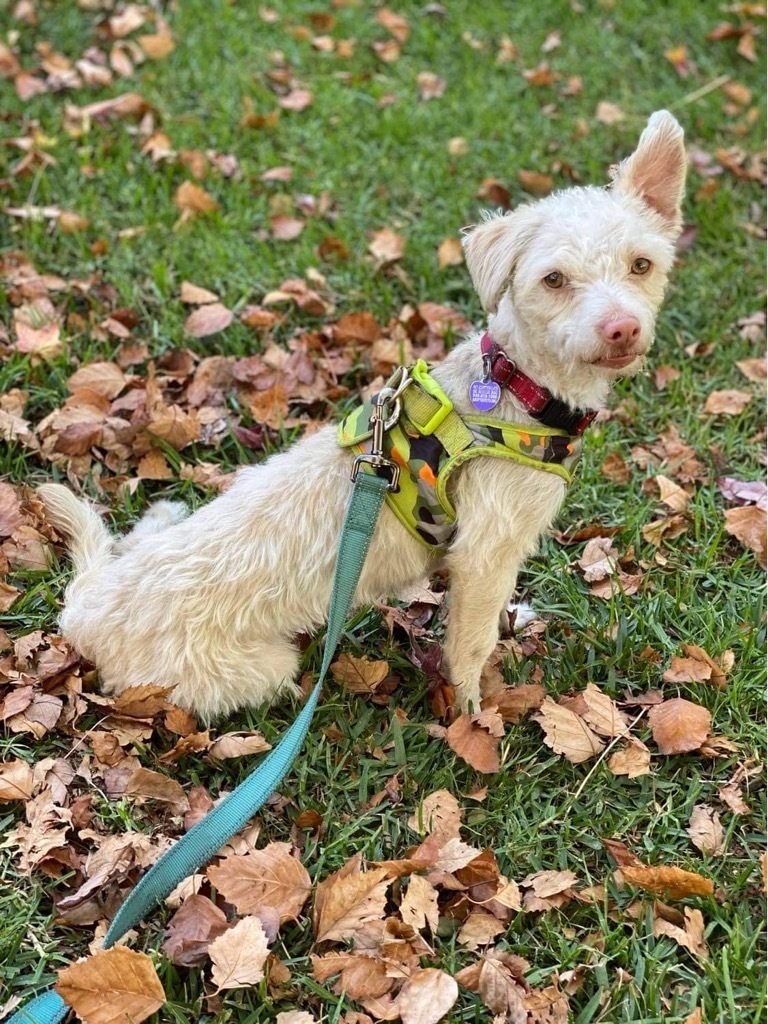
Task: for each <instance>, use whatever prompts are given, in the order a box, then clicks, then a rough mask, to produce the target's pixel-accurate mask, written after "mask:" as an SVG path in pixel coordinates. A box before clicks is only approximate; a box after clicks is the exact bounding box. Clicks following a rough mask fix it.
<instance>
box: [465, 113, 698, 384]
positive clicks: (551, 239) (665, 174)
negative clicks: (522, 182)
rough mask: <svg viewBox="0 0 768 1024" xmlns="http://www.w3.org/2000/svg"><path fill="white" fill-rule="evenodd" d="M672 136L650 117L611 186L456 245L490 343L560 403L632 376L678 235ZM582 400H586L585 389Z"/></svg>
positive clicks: (678, 142)
mask: <svg viewBox="0 0 768 1024" xmlns="http://www.w3.org/2000/svg"><path fill="white" fill-rule="evenodd" d="M685 169H686V157H685V149H684V147H683V131H682V128H681V127H680V125H679V124H678V123H677V121H676V120H675V119H674V117H672V115H671V114H669V113H667V111H663V110H662V111H658V112H657V113H655V114H653V115H652V117H651V118H650V120H649V121H648V124H647V126H646V128H645V130H644V131H643V133H642V135H641V136H640V141H639V143H638V147H637V149H636V151H635V152H634V153H633V154H632V155H631V156H630V157H628V158H627V159H626V160H625V161H624V162H623V163H622V164H620V165H619V167H618V168H617V169H616V171H615V173H614V176H613V183H612V185H611V186H610V187H609V188H607V189H605V188H597V187H588V188H572V189H568V190H566V191H564V192H558V193H555V194H553V195H551V196H548V197H547V198H546V199H542V200H541V201H539V202H537V203H532V204H530V205H525V206H521V207H518V208H517V209H516V210H514V211H513V212H512V213H508V214H506V215H503V216H495V217H491V218H490V219H488V220H486V221H484V222H483V223H481V224H480V225H478V226H477V227H475V228H474V229H472V230H470V231H469V232H468V233H467V234H466V236H465V239H464V248H465V252H466V259H467V266H468V267H469V272H470V274H471V275H472V280H473V283H474V285H475V288H476V290H477V293H478V296H479V297H480V301H481V302H482V304H483V306H484V307H485V309H486V310H487V311H488V312H489V313H490V314H492V316H491V333H492V334H493V336H494V338H495V339H496V340H497V341H498V342H499V344H501V345H502V346H504V347H506V348H511V349H512V350H513V351H514V358H516V359H517V361H518V362H519V364H520V365H521V368H523V369H525V368H526V364H527V365H528V366H529V367H531V368H532V369H533V370H534V372H536V371H537V370H538V371H539V372H540V375H541V373H543V375H544V377H545V378H547V383H548V384H549V385H550V386H551V387H553V388H554V389H555V390H556V391H558V392H560V393H561V394H562V393H564V392H566V391H567V390H568V389H567V388H566V387H565V386H563V384H562V380H561V378H562V379H572V380H574V381H575V380H576V379H578V380H581V381H583V382H584V384H585V385H586V383H587V381H588V380H589V379H592V380H594V379H595V375H597V377H598V378H600V379H601V380H602V382H607V381H610V380H611V379H613V378H615V377H617V376H619V375H622V374H627V373H634V372H636V371H637V370H638V369H639V368H640V367H641V366H642V364H643V358H642V357H643V356H644V355H645V354H646V353H647V351H648V349H649V348H650V346H651V344H652V342H653V334H654V326H655V319H656V314H657V312H658V309H659V306H660V304H661V300H662V298H663V296H664V289H665V286H666V282H667V275H668V273H669V270H670V268H671V266H672V262H673V259H674V243H675V240H676V238H677V236H678V234H679V232H680V227H681V223H682V218H681V203H682V198H683V190H684V184H685ZM586 390H588V388H586Z"/></svg>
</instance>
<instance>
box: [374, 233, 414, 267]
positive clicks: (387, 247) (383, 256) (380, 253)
mask: <svg viewBox="0 0 768 1024" xmlns="http://www.w3.org/2000/svg"><path fill="white" fill-rule="evenodd" d="M368 251H369V252H370V253H371V255H372V256H374V257H375V258H376V260H377V262H379V263H394V261H395V260H399V259H401V258H402V256H403V254H404V252H405V237H404V236H403V235H398V234H396V233H395V232H394V231H393V230H392V228H382V229H381V231H375V232H374V233H373V237H372V239H371V241H370V243H369V245H368Z"/></svg>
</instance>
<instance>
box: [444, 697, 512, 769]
mask: <svg viewBox="0 0 768 1024" xmlns="http://www.w3.org/2000/svg"><path fill="white" fill-rule="evenodd" d="M503 735H504V723H503V721H502V718H501V715H499V714H497V713H496V712H495V711H481V712H479V714H476V715H459V717H458V718H457V719H456V721H455V722H453V723H452V724H451V725H450V726H449V727H448V730H447V732H446V734H445V739H446V742H447V743H448V746H449V747H450V748H451V750H453V751H454V753H456V754H458V755H459V757H460V758H461V759H462V760H464V761H466V762H467V764H468V765H471V766H472V768H475V769H476V770H477V771H479V772H486V773H490V772H497V771H498V770H499V740H500V739H501V737H502V736H503Z"/></svg>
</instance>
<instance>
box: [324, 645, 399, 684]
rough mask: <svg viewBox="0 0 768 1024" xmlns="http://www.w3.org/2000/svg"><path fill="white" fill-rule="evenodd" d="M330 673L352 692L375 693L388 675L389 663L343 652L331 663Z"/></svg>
mask: <svg viewBox="0 0 768 1024" xmlns="http://www.w3.org/2000/svg"><path fill="white" fill-rule="evenodd" d="M331 673H332V674H333V678H334V679H335V680H336V682H337V683H342V684H343V685H345V686H346V687H348V689H350V690H351V691H352V693H366V694H370V693H376V690H377V689H378V687H379V684H380V683H382V682H383V681H384V680H385V679H386V678H387V676H388V675H389V663H388V662H386V661H371V660H370V659H369V658H355V657H354V656H353V655H351V654H347V653H346V652H345V653H343V654H340V655H339V657H338V658H337V659H336V661H335V662H334V663H333V664H332V665H331Z"/></svg>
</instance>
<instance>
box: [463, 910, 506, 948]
mask: <svg viewBox="0 0 768 1024" xmlns="http://www.w3.org/2000/svg"><path fill="white" fill-rule="evenodd" d="M506 928H507V926H506V925H505V924H504V922H503V921H500V920H499V919H498V918H497V917H494V916H493V914H486V913H485V912H483V911H479V910H473V911H472V913H471V914H470V915H469V917H468V918H467V919H466V921H465V922H464V924H463V925H462V926H461V928H460V929H459V933H458V935H457V936H456V941H457V942H458V943H459V945H461V946H466V948H467V949H473V950H474V949H479V948H480V947H481V946H489V945H490V944H491V943H492V942H493V941H494V940H495V939H496V938H497V937H498V936H499V935H500V934H501V933H502V932H503V931H506Z"/></svg>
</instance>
